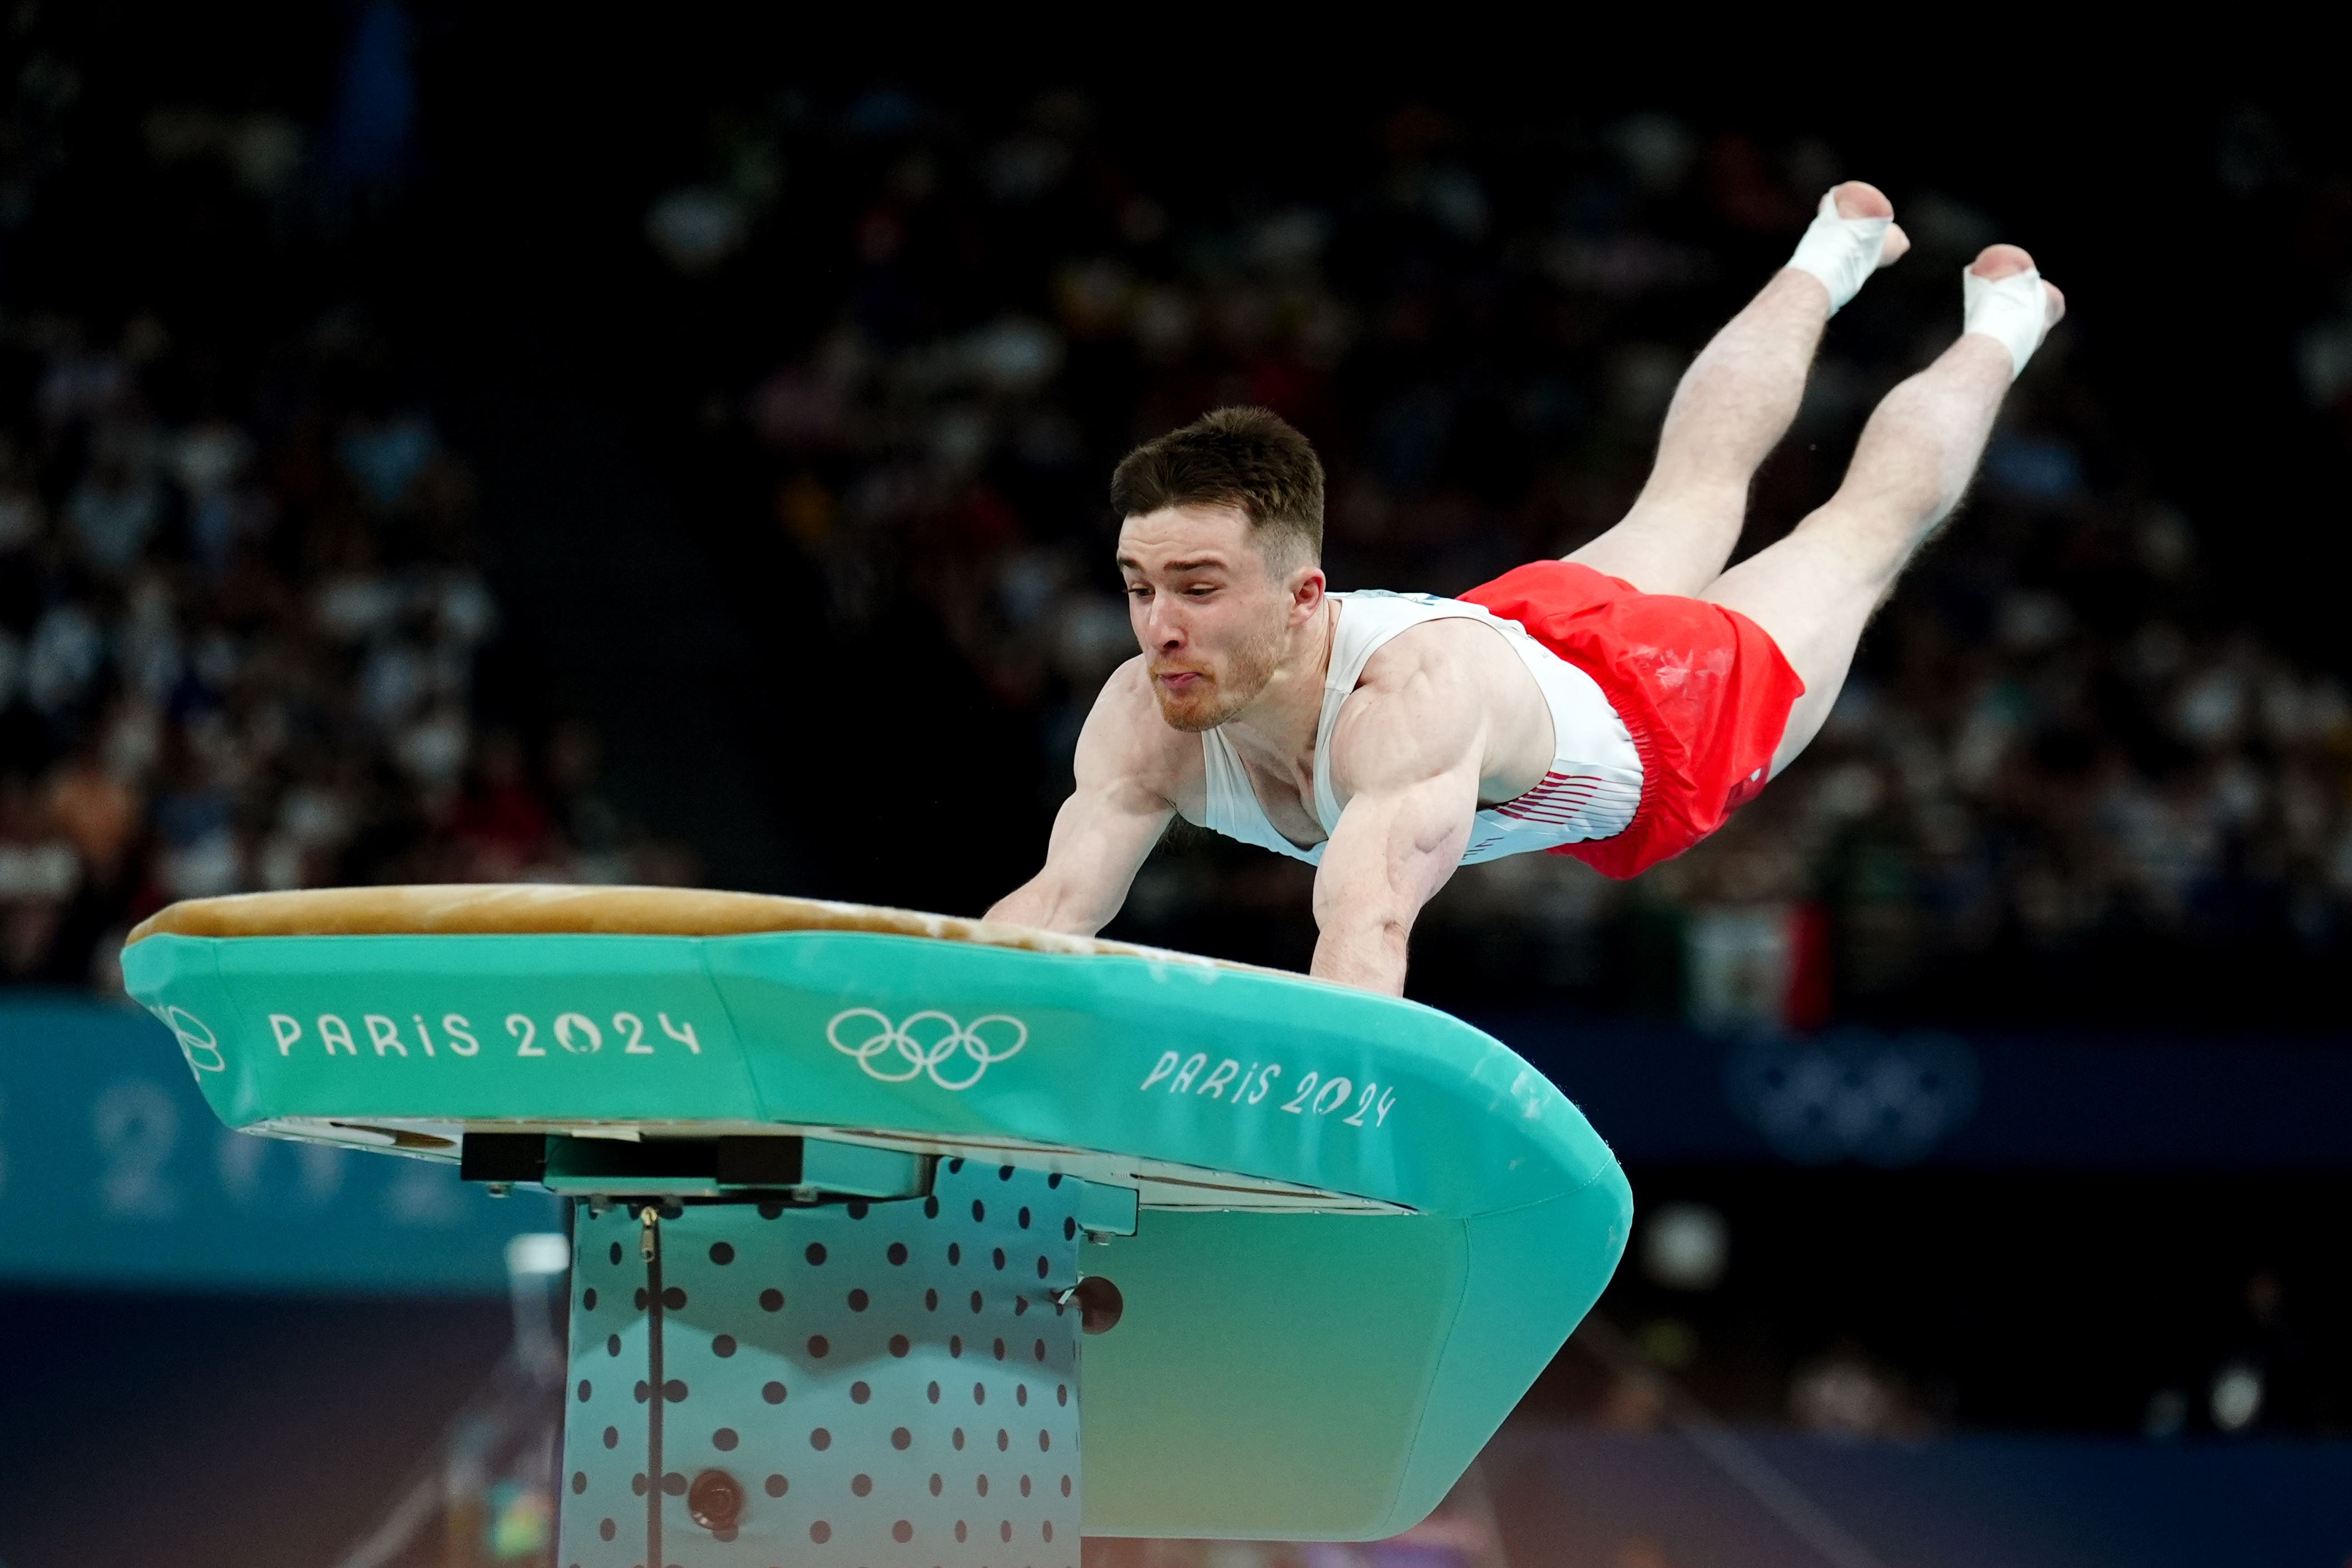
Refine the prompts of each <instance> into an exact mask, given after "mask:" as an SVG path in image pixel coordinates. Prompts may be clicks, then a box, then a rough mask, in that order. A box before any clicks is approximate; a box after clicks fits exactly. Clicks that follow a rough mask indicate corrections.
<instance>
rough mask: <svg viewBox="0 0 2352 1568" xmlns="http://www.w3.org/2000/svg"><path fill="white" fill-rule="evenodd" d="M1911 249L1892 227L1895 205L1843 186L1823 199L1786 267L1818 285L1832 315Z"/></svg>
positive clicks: (1864, 189) (1852, 184) (1864, 187)
mask: <svg viewBox="0 0 2352 1568" xmlns="http://www.w3.org/2000/svg"><path fill="white" fill-rule="evenodd" d="M1910 248H1911V236H1910V235H1906V234H1905V233H1904V232H1903V230H1902V229H1901V227H1899V226H1898V225H1896V224H1895V204H1894V203H1892V202H1890V201H1888V200H1887V199H1886V193H1885V192H1883V191H1881V190H1880V189H1879V188H1878V187H1877V186H1875V185H1871V184H1865V183H1863V182H1862V181H1860V180H1848V181H1847V182H1846V183H1844V184H1843V185H1836V186H1832V188H1831V190H1830V193H1828V194H1827V195H1825V196H1823V197H1822V206H1821V211H1820V212H1819V213H1818V214H1815V215H1814V218H1813V221H1812V224H1811V226H1810V227H1808V228H1807V229H1806V230H1805V237H1804V238H1802V239H1801V240H1799V241H1798V242H1797V254H1796V255H1794V256H1790V258H1789V266H1790V267H1791V268H1793V269H1794V270H1796V271H1798V272H1803V273H1809V274H1811V276H1812V277H1817V278H1819V279H1820V280H1821V283H1822V287H1824V288H1826V289H1828V290H1829V291H1830V310H1831V313H1832V314H1835V313H1836V312H1837V311H1838V310H1840V309H1842V308H1844V306H1845V303H1846V301H1847V300H1849V299H1852V298H1853V297H1854V296H1855V295H1856V294H1858V293H1860V292H1861V290H1862V286H1863V285H1864V283H1865V282H1867V281H1868V280H1869V278H1870V275H1871V274H1872V273H1874V272H1875V271H1877V270H1878V269H1879V268H1880V267H1891V266H1893V265H1894V264H1895V262H1896V261H1898V260H1900V259H1901V258H1902V256H1903V253H1904V252H1905V251H1907V250H1909V249H1910Z"/></svg>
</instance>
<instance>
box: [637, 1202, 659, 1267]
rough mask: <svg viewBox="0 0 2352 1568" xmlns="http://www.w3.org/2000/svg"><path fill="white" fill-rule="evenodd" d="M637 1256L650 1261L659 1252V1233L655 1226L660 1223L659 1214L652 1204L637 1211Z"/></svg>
mask: <svg viewBox="0 0 2352 1568" xmlns="http://www.w3.org/2000/svg"><path fill="white" fill-rule="evenodd" d="M637 1221H638V1230H637V1256H638V1257H639V1258H642V1259H644V1260H646V1262H648V1263H650V1262H652V1261H653V1260H654V1259H655V1258H656V1256H658V1255H659V1254H660V1252H661V1239H660V1236H661V1233H660V1232H659V1231H658V1230H657V1229H656V1226H658V1225H660V1224H661V1214H660V1212H659V1211H658V1210H657V1209H656V1208H655V1207H654V1206H653V1205H652V1204H650V1203H649V1204H647V1205H646V1206H645V1207H643V1208H641V1209H639V1210H638V1211H637Z"/></svg>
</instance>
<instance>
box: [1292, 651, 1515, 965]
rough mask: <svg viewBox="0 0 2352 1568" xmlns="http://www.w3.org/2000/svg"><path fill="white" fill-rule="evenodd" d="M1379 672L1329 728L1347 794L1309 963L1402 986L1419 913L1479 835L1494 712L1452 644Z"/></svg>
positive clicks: (1334, 763) (1334, 764)
mask: <svg viewBox="0 0 2352 1568" xmlns="http://www.w3.org/2000/svg"><path fill="white" fill-rule="evenodd" d="M1372 672H1376V673H1372ZM1372 672H1368V674H1367V678H1366V680H1365V682H1364V684H1363V685H1361V686H1360V687H1359V688H1357V692H1356V695H1355V696H1354V698H1353V699H1351V700H1350V701H1349V704H1348V706H1346V707H1345V708H1343V709H1342V710H1340V716H1339V729H1338V731H1337V732H1336V733H1335V734H1334V735H1333V736H1332V739H1331V772H1332V778H1333V781H1334V782H1335V783H1336V784H1338V785H1339V787H1340V789H1342V790H1343V792H1345V793H1347V794H1348V796H1349V800H1348V803H1347V806H1346V808H1345V809H1344V810H1341V811H1340V813H1339V826H1338V827H1337V828H1335V829H1334V830H1333V831H1332V833H1331V838H1330V841H1328V843H1326V844H1325V845H1324V847H1323V863H1322V866H1321V868H1320V869H1319V870H1318V871H1317V873H1316V875H1315V924H1316V925H1317V927H1318V929H1319V931H1320V933H1321V935H1320V936H1318V938H1317V941H1316V943H1315V962H1314V965H1313V967H1312V968H1311V969H1310V970H1309V972H1310V973H1312V974H1313V975H1314V976H1315V977H1317V978H1318V979H1325V980H1337V981H1339V983H1340V984H1342V985H1349V986H1359V987H1361V988H1363V989H1365V990H1368V991H1385V992H1387V993H1388V994H1389V995H1390V996H1400V995H1402V994H1403V991H1404V972H1405V944H1406V939H1407V938H1408V937H1409V936H1411V935H1412V923H1413V921H1414V920H1415V919H1416V918H1417V917H1419V915H1420V914H1421V906H1422V905H1423V904H1427V903H1428V902H1429V901H1430V899H1431V898H1433V896H1435V894H1436V893H1437V890H1438V889H1439V888H1441V887H1444V885H1445V883H1446V879H1447V878H1449V877H1451V876H1452V875H1453V874H1454V867H1455V866H1457V865H1459V864H1461V863H1462V851H1463V848H1464V846H1465V845H1466V844H1468V842H1469V841H1470V827H1471V822H1472V820H1473V819H1474V818H1475V816H1476V815H1477V811H1478V781H1479V778H1480V775H1481V773H1482V772H1483V771H1484V769H1485V767H1486V751H1487V742H1488V740H1489V738H1490V737H1489V735H1488V733H1487V731H1488V722H1489V714H1488V705H1486V703H1483V702H1481V701H1479V700H1478V698H1477V693H1476V691H1475V675H1474V674H1471V673H1470V671H1469V670H1468V668H1466V667H1465V666H1463V665H1462V664H1461V663H1460V661H1458V660H1457V659H1455V658H1453V657H1451V656H1449V655H1448V654H1447V653H1446V652H1445V651H1444V648H1443V647H1442V645H1439V646H1433V647H1431V648H1429V649H1426V650H1424V651H1423V657H1422V658H1421V659H1419V660H1417V661H1413V662H1412V663H1406V662H1405V661H1402V660H1399V661H1393V662H1384V663H1381V664H1375V665H1374V666H1373V667H1372Z"/></svg>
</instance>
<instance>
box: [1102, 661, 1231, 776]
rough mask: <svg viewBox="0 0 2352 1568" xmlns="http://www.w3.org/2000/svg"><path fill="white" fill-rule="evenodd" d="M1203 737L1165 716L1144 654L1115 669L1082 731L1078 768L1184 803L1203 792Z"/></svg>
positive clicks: (1104, 685) (1105, 683)
mask: <svg viewBox="0 0 2352 1568" xmlns="http://www.w3.org/2000/svg"><path fill="white" fill-rule="evenodd" d="M1078 772H1079V775H1080V779H1081V782H1084V781H1086V780H1087V779H1088V778H1090V777H1091V778H1093V779H1099V780H1103V781H1108V780H1111V779H1118V780H1120V781H1122V782H1124V783H1127V784H1129V785H1132V786H1137V787H1140V788H1143V789H1150V790H1151V791H1153V792H1154V793H1156V794H1159V795H1160V796H1162V797H1164V798H1165V799H1166V800H1168V801H1169V803H1170V804H1171V805H1175V806H1180V807H1181V806H1183V805H1184V804H1185V803H1186V802H1187V801H1188V800H1191V799H1192V797H1194V796H1196V795H1198V794H1199V793H1200V792H1201V775H1202V761H1201V737H1199V736H1197V735H1188V734H1186V733H1185V732H1184V731H1182V730H1180V729H1176V728H1173V727H1171V726H1170V725H1169V723H1168V721H1167V720H1166V719H1164V718H1162V717H1160V704H1159V702H1158V700H1157V699H1155V698H1154V697H1153V696H1152V695H1151V677H1150V674H1147V673H1146V672H1145V669H1144V664H1143V660H1142V658H1141V657H1140V656H1138V657H1136V658H1132V659H1129V661H1128V662H1127V663H1125V664H1121V665H1120V666H1119V667H1118V669H1117V670H1115V671H1113V672H1112V674H1111V677H1110V679H1108V681H1105V682H1104V683H1103V688H1102V691H1101V693H1100V695H1097V697H1096V698H1095V706H1094V709H1093V711H1092V712H1090V713H1089V714H1087V724H1086V728H1085V729H1084V730H1083V731H1081V732H1080V734H1079V737H1078Z"/></svg>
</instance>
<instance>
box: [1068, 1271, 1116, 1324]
mask: <svg viewBox="0 0 2352 1568" xmlns="http://www.w3.org/2000/svg"><path fill="white" fill-rule="evenodd" d="M1054 1304H1055V1306H1057V1307H1067V1306H1072V1305H1075V1306H1076V1308H1077V1309H1078V1326H1079V1327H1080V1328H1082V1329H1084V1330H1086V1331H1087V1333H1110V1331H1111V1330H1113V1329H1114V1328H1117V1327H1118V1320H1119V1318H1120V1317H1121V1316H1122V1315H1123V1314H1124V1313H1125V1312H1126V1311H1127V1298H1126V1297H1124V1296H1122V1295H1120V1294H1119V1291H1118V1286H1117V1285H1114V1284H1112V1283H1111V1282H1110V1281H1108V1280H1107V1279H1105V1278H1104V1277H1103V1276H1102V1275H1100V1274H1089V1275H1087V1277H1086V1278H1085V1279H1083V1280H1081V1281H1078V1282H1077V1283H1076V1284H1075V1285H1073V1286H1071V1287H1070V1288H1069V1289H1067V1290H1066V1291H1061V1292H1060V1293H1059V1294H1057V1295H1055V1298H1054Z"/></svg>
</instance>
